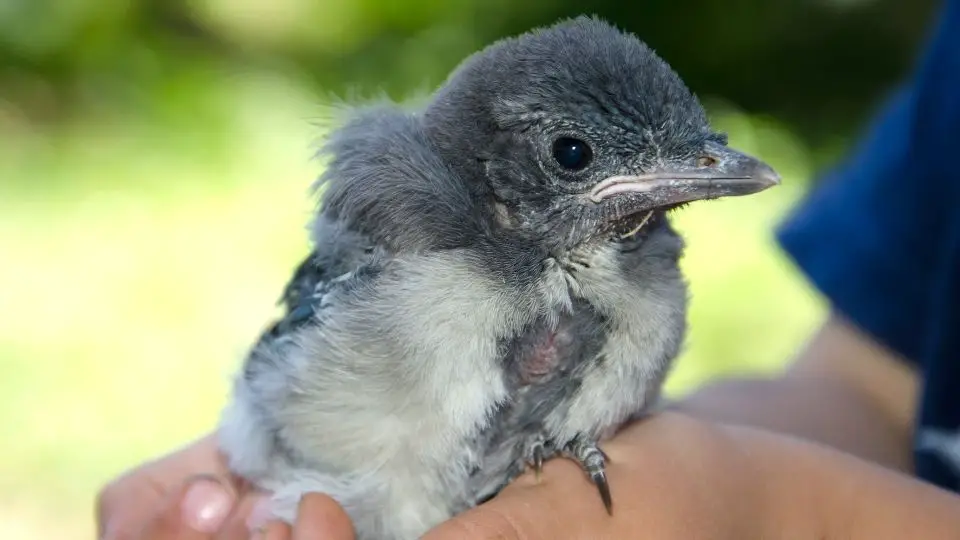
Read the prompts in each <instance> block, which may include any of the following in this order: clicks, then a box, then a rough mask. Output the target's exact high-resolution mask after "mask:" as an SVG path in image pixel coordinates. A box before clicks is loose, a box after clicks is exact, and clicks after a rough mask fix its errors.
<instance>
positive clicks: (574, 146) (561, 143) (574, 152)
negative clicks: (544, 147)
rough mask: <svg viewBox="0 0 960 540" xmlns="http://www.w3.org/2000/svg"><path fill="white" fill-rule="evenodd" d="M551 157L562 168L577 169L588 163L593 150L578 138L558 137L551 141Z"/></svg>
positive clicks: (591, 157)
mask: <svg viewBox="0 0 960 540" xmlns="http://www.w3.org/2000/svg"><path fill="white" fill-rule="evenodd" d="M553 159H555V160H557V163H559V164H560V166H561V167H563V168H564V169H570V170H571V171H579V170H581V169H583V168H584V167H586V166H587V165H589V164H590V160H592V159H593V150H590V147H589V146H588V145H587V143H585V142H583V141H581V140H580V139H574V138H572V137H560V138H559V139H557V140H556V141H554V142H553Z"/></svg>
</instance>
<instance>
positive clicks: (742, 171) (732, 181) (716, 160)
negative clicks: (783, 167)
mask: <svg viewBox="0 0 960 540" xmlns="http://www.w3.org/2000/svg"><path fill="white" fill-rule="evenodd" d="M701 162H702V165H701V166H696V167H678V168H667V169H663V170H659V171H655V172H651V173H649V174H641V175H636V176H613V177H610V178H607V179H605V180H603V181H601V182H600V183H598V184H597V185H596V186H594V188H593V189H592V190H591V191H590V193H589V198H590V200H591V201H593V202H594V203H600V202H602V201H604V200H606V199H609V198H611V197H614V196H617V195H631V196H633V197H632V198H634V199H639V200H638V201H637V202H639V203H640V204H641V205H642V207H643V208H641V210H645V209H653V208H658V207H662V206H669V205H673V204H680V203H686V202H691V201H698V200H703V199H717V198H720V197H736V196H741V195H750V194H753V193H758V192H760V191H763V190H765V189H767V188H770V187H773V186H775V185H778V184H779V183H780V175H779V174H777V173H776V171H774V170H773V168H771V167H770V166H769V165H767V164H766V163H764V162H762V161H760V160H759V159H757V158H755V157H753V156H749V155H747V154H744V153H741V152H738V151H736V150H734V149H732V148H728V147H726V146H724V145H722V144H718V143H714V142H708V143H707V145H706V149H705V154H703V156H702V160H701Z"/></svg>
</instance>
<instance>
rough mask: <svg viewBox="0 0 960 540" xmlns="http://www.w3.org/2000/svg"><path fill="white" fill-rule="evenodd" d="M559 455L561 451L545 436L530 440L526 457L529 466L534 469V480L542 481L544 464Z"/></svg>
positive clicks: (525, 453)
mask: <svg viewBox="0 0 960 540" xmlns="http://www.w3.org/2000/svg"><path fill="white" fill-rule="evenodd" d="M558 454H559V451H558V450H557V448H556V447H555V446H554V445H553V442H552V441H550V440H548V439H547V438H546V437H544V436H543V435H537V436H535V437H534V438H533V439H531V440H530V442H529V444H528V445H527V449H526V451H525V452H524V456H525V460H526V462H527V465H528V466H529V467H530V468H532V469H533V474H534V478H535V479H536V481H537V482H539V481H540V475H541V474H543V463H544V462H545V461H547V460H549V459H552V458H553V457H555V456H557V455H558Z"/></svg>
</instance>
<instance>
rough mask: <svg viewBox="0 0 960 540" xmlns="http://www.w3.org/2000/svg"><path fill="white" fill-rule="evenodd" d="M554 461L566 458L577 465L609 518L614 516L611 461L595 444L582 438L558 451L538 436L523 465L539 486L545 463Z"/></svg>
mask: <svg viewBox="0 0 960 540" xmlns="http://www.w3.org/2000/svg"><path fill="white" fill-rule="evenodd" d="M554 457H564V458H567V459H570V460H572V461H575V462H577V464H579V465H580V467H581V468H582V469H583V470H584V471H585V472H586V473H587V474H588V475H589V476H590V480H592V481H593V483H594V485H596V486H597V490H598V491H599V492H600V499H601V500H602V501H603V507H604V508H605V509H606V510H607V514H610V515H613V500H612V498H611V496H610V485H609V484H608V483H607V470H606V464H607V461H609V459H610V458H608V457H607V455H606V454H605V453H604V452H603V450H601V449H600V447H598V446H597V442H596V441H594V440H591V439H588V438H587V437H585V436H583V435H579V436H577V437H575V438H574V439H573V440H572V441H570V442H568V443H567V444H565V445H563V447H562V448H557V447H556V445H555V444H554V442H553V441H552V440H550V439H548V438H546V437H545V436H543V435H537V436H535V437H533V438H532V439H530V441H529V442H528V443H527V445H526V448H525V450H524V461H525V462H526V465H527V466H528V467H529V468H531V469H533V474H534V478H535V479H536V481H537V482H539V481H540V477H541V475H542V474H543V464H544V462H546V461H547V460H550V459H553V458H554Z"/></svg>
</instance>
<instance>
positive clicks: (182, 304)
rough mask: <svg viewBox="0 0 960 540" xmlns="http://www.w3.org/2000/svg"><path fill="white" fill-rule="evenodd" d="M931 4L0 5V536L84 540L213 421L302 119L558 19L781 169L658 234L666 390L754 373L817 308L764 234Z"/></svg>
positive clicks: (414, 86)
mask: <svg viewBox="0 0 960 540" xmlns="http://www.w3.org/2000/svg"><path fill="white" fill-rule="evenodd" d="M935 7H936V4H935V2H930V1H914V2H898V1H894V0H885V1H880V0H819V1H817V0H783V1H779V2H770V1H762V0H727V1H724V2H717V1H715V0H669V1H668V0H637V1H635V2H630V3H628V2H620V1H615V0H604V1H596V2H591V1H587V0H581V1H573V0H561V1H548V0H524V1H523V2H510V1H508V0H423V1H418V2H399V1H390V0H358V1H355V2H350V1H347V0H344V1H330V0H166V1H164V0H0V537H2V538H4V539H9V540H20V539H41V538H43V539H47V538H78V539H83V538H93V537H94V532H93V521H92V504H93V496H94V493H95V491H96V489H97V488H98V487H99V486H100V485H101V484H102V483H103V482H104V481H106V480H107V479H109V478H111V477H112V476H113V475H115V474H117V473H119V472H120V471H122V470H123V469H125V468H127V467H128V466H131V465H133V464H136V463H138V462H140V461H141V460H143V459H146V458H148V457H150V456H154V455H156V454H157V453H159V452H162V451H165V450H168V449H170V448H172V447H173V446H175V445H178V444H181V443H183V442H185V441H187V440H189V439H190V438H192V437H194V436H196V435H198V434H199V433H202V432H203V431H205V430H207V429H209V428H210V427H211V426H213V424H214V422H215V420H216V417H217V414H218V411H219V408H220V406H221V405H222V403H223V401H224V398H225V395H226V391H227V383H228V379H229V376H230V373H231V372H232V370H233V369H234V368H235V367H236V366H237V363H238V361H239V359H240V358H241V356H242V354H243V353H244V351H245V348H246V347H247V346H248V345H249V344H250V343H251V341H252V340H253V339H254V337H255V336H256V334H257V333H258V332H259V331H260V329H261V328H262V327H263V326H264V325H265V324H266V322H267V321H268V320H269V319H270V318H271V317H272V316H273V315H274V314H275V304H274V302H275V300H276V299H277V297H278V295H279V293H280V290H281V288H282V286H283V284H284V283H285V280H286V278H287V277H288V273H289V272H290V271H291V269H292V267H293V266H294V265H295V263H296V262H297V261H298V260H299V257H301V256H302V255H303V254H304V253H305V252H306V249H307V243H306V234H305V230H304V225H305V223H306V221H307V218H308V215H309V212H310V210H311V207H312V202H311V201H310V200H309V198H308V196H307V195H308V194H307V188H308V185H309V184H310V183H311V182H312V181H313V179H314V178H315V177H316V176H317V174H318V167H319V165H318V164H317V163H316V162H313V161H311V155H312V153H313V151H314V148H315V144H316V142H317V141H318V139H319V138H320V137H321V136H322V135H323V134H322V133H321V132H320V131H319V129H318V128H317V127H316V122H315V120H316V119H317V118H319V117H320V115H321V113H322V110H323V104H324V102H325V100H327V99H328V98H329V97H330V96H342V97H347V98H351V97H356V96H361V97H362V96H371V95H374V94H376V93H378V92H381V91H382V92H386V93H387V94H388V95H390V96H392V97H394V98H395V99H406V98H409V97H412V96H415V95H417V93H419V92H423V91H429V90H430V89H432V88H433V87H435V86H436V85H437V84H438V83H439V82H441V81H442V79H443V77H444V76H445V75H446V73H447V72H448V71H449V70H450V69H451V68H452V67H453V66H454V65H455V64H456V63H457V62H458V61H459V60H460V59H461V58H462V57H464V56H465V55H466V54H468V53H470V52H472V51H474V50H475V49H477V48H479V47H481V46H483V45H484V44H486V43H488V42H490V41H491V40H493V39H495V38H498V37H501V36H504V35H507V34H512V33H516V32H521V31H524V30H526V29H528V28H529V27H531V26H534V25H541V24H549V23H551V22H553V21H555V20H556V19H557V18H559V17H564V16H573V15H577V14H580V13H595V14H599V15H601V16H603V17H605V18H607V19H609V20H611V21H613V22H615V23H617V24H618V25H619V26H621V27H623V28H626V29H628V30H631V31H633V32H635V33H637V34H638V35H640V36H641V37H642V38H643V39H645V40H646V41H647V42H648V43H650V44H651V45H652V46H653V47H654V48H656V49H657V50H658V52H659V53H660V54H661V55H662V56H663V57H665V58H666V59H667V60H668V61H669V62H670V63H671V64H672V65H673V66H674V67H675V68H676V69H677V70H678V71H679V72H680V73H681V75H682V76H683V77H684V78H685V79H686V81H687V82H688V83H689V85H690V86H691V87H692V88H693V89H694V91H696V92H697V93H698V94H700V95H701V96H702V98H703V99H704V101H705V103H706V104H707V106H708V108H709V110H710V112H711V114H712V116H713V118H714V121H715V122H716V124H717V125H718V126H719V127H721V128H723V129H726V130H728V132H729V133H730V136H731V143H732V144H733V145H735V146H737V147H740V148H742V149H744V150H746V151H750V152H756V153H758V154H759V155H760V156H762V157H763V158H765V159H767V160H768V161H769V162H771V163H772V164H773V165H774V166H775V167H776V168H778V169H779V170H780V172H781V173H782V174H783V176H784V178H785V181H784V185H783V186H782V187H780V188H777V189H774V190H770V191H768V192H765V193H763V194H761V195H758V196H755V197H748V198H744V199H731V200H726V201H716V202H711V203H703V204H700V205H696V206H695V207H693V208H690V209H689V210H686V211H684V213H682V214H680V215H679V216H678V223H679V225H680V227H681V228H682V230H683V231H684V232H686V233H687V236H688V239H689V251H688V255H687V257H686V259H685V261H684V264H685V267H686V270H687V273H688V276H689V279H690V281H691V282H692V292H693V296H692V308H691V309H692V313H691V331H690V336H689V341H688V346H687V349H686V352H685V354H684V356H683V358H682V359H681V360H680V362H679V364H678V367H677V369H676V371H675V373H674V375H673V377H672V378H671V380H670V384H669V390H670V391H671V392H674V393H677V392H683V391H686V390H688V389H690V388H691V387H692V386H693V385H696V384H698V383H700V382H702V381H704V380H706V379H708V378H710V377H714V376H717V375H719V374H723V373H733V372H743V371H772V370H776V369H778V368H779V367H780V366H782V364H783V362H784V361H785V360H787V359H788V358H789V357H790V355H791V353H792V352H793V351H794V350H795V349H796V348H797V347H798V346H800V345H801V344H802V342H803V340H804V339H805V337H806V336H807V334H808V332H809V331H810V330H811V329H812V328H813V327H814V326H815V325H816V323H817V321H818V318H819V317H820V316H821V315H822V312H823V305H822V301H821V299H820V298H818V297H817V295H816V294H815V293H814V292H813V291H811V290H810V289H809V288H808V286H807V284H806V283H805V282H804V281H803V279H802V278H801V277H800V276H799V275H798V274H797V273H796V272H795V270H794V269H793V268H792V267H791V265H790V263H789V262H788V261H787V260H786V259H784V258H783V257H782V256H781V254H780V253H779V252H778V251H777V249H776V246H775V245H774V243H773V241H772V230H773V227H774V226H775V225H776V223H777V222H778V220H780V219H781V218H782V216H783V215H784V213H785V212H787V211H788V210H789V208H790V207H791V205H793V204H794V203H795V202H796V201H797V200H798V199H799V198H800V197H802V195H803V193H804V191H805V190H806V189H807V187H808V185H809V182H810V181H811V179H815V178H816V177H817V173H818V171H819V170H820V169H821V168H822V167H823V166H825V165H826V164H829V163H831V162H832V161H833V160H835V159H836V158H837V157H838V156H840V155H841V154H842V152H843V151H844V150H845V149H847V148H848V147H849V145H850V144H851V142H852V141H853V139H854V137H855V136H856V135H857V133H858V131H859V130H860V128H861V126H862V125H863V122H864V121H865V120H866V119H867V118H868V116H869V114H870V113H871V112H872V111H873V110H874V108H875V106H876V105H877V103H878V100H880V99H881V98H882V97H883V95H884V93H885V92H886V91H888V90H889V89H890V87H891V85H892V84H894V83H895V82H896V81H897V80H898V79H899V78H901V77H902V76H904V75H905V74H906V73H907V70H908V69H909V67H910V63H911V61H912V58H913V57H914V55H915V53H916V51H917V48H918V46H919V45H920V44H921V43H922V39H923V37H924V35H925V32H926V29H927V27H928V23H929V22H930V20H929V17H931V15H932V13H933V12H932V9H933V8H935ZM824 241H829V239H824Z"/></svg>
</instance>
